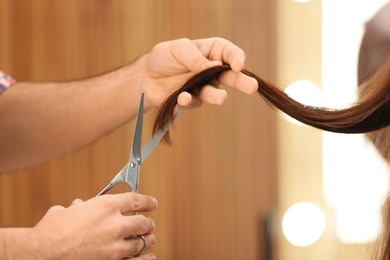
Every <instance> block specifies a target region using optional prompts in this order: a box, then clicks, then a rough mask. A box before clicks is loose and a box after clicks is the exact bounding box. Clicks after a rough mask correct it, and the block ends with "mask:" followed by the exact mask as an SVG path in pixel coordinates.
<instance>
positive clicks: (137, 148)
mask: <svg viewBox="0 0 390 260" xmlns="http://www.w3.org/2000/svg"><path fill="white" fill-rule="evenodd" d="M143 118H144V93H142V94H141V100H140V102H139V106H138V114H137V119H136V122H135V128H134V136H133V144H132V146H131V152H130V161H131V159H133V158H134V159H136V160H137V161H138V162H140V161H141V141H142V123H143ZM132 156H133V158H132Z"/></svg>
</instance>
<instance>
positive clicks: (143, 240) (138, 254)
mask: <svg viewBox="0 0 390 260" xmlns="http://www.w3.org/2000/svg"><path fill="white" fill-rule="evenodd" d="M137 237H139V238H141V239H142V242H144V246H143V247H142V249H141V251H139V252H138V253H137V254H136V255H134V257H139V256H140V255H141V254H142V253H143V252H145V249H146V239H145V237H144V236H142V235H138V236H137Z"/></svg>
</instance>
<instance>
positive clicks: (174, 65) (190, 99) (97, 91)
mask: <svg viewBox="0 0 390 260" xmlns="http://www.w3.org/2000/svg"><path fill="white" fill-rule="evenodd" d="M244 61H245V54H244V52H243V51H242V50H241V49H240V48H238V47H237V46H235V45H234V44H232V43H231V42H229V41H227V40H224V39H221V38H209V39H202V40H194V41H191V40H188V39H179V40H174V41H169V42H163V43H159V44H157V45H156V46H155V47H154V48H153V49H152V51H151V52H150V53H148V54H145V55H143V56H142V57H140V58H139V59H137V60H136V61H134V62H133V63H131V64H129V65H127V66H124V67H122V68H120V69H118V70H115V71H113V72H110V73H107V74H105V75H101V76H98V77H94V78H91V79H86V80H81V81H74V82H63V83H56V82H53V83H29V82H20V83H17V84H15V85H14V86H13V87H12V88H10V89H9V90H7V91H6V92H4V94H2V96H1V98H0V130H1V133H2V134H1V135H0V170H3V171H4V170H5V171H11V170H16V169H20V168H23V167H28V166H31V165H34V164H38V163H41V162H44V161H47V160H51V159H54V158H58V157H60V156H63V155H65V154H67V153H70V152H73V151H75V150H77V149H80V148H82V147H84V146H86V145H88V144H90V143H91V142H94V141H95V140H97V139H98V138H100V137H102V136H104V135H106V134H108V133H110V132H111V131H113V130H115V129H116V128H118V127H119V126H121V125H123V124H124V123H126V122H127V121H129V120H130V119H131V118H133V117H134V115H135V113H136V109H137V103H138V98H139V96H140V93H141V92H145V109H152V108H154V107H156V106H157V105H159V104H160V103H161V102H162V101H163V100H164V99H165V97H167V96H168V94H170V93H171V92H172V91H174V90H175V89H177V88H179V87H180V84H181V83H184V82H185V81H186V80H187V79H188V78H190V77H191V76H193V75H194V74H196V73H198V72H200V71H202V70H204V69H206V68H209V67H211V66H215V65H221V64H222V63H228V64H230V65H231V67H232V70H230V71H228V72H226V73H224V74H223V75H222V76H221V77H220V78H219V79H218V82H215V83H214V84H213V85H209V86H206V87H205V88H203V89H202V91H201V93H200V94H199V96H197V97H195V96H191V95H190V94H189V93H182V94H181V95H179V97H178V104H179V105H180V106H181V107H183V108H190V107H196V106H198V105H200V104H201V103H202V102H207V103H210V104H223V103H224V101H225V100H226V98H227V95H226V91H225V90H222V89H218V88H216V87H217V85H219V84H223V85H226V86H230V87H234V88H237V89H238V90H239V91H242V92H244V93H248V94H252V93H255V92H256V90H257V82H256V81H255V80H254V79H252V78H250V77H248V76H245V75H244V74H242V73H241V72H240V71H241V70H242V69H243V68H244Z"/></svg>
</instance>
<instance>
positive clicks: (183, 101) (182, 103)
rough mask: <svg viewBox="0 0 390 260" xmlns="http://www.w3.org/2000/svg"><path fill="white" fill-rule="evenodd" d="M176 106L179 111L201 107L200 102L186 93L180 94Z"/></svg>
mask: <svg viewBox="0 0 390 260" xmlns="http://www.w3.org/2000/svg"><path fill="white" fill-rule="evenodd" d="M177 104H178V105H179V108H180V109H191V108H195V107H200V106H201V105H202V100H201V99H200V98H197V97H196V96H193V95H191V94H190V93H188V92H182V93H180V94H179V96H178V97H177Z"/></svg>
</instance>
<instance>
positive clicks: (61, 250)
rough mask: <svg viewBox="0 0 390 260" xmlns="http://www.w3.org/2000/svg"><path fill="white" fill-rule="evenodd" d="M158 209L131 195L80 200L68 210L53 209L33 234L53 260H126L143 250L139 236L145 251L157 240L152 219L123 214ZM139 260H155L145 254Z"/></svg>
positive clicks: (154, 203) (150, 201)
mask: <svg viewBox="0 0 390 260" xmlns="http://www.w3.org/2000/svg"><path fill="white" fill-rule="evenodd" d="M156 207H157V201H156V200H155V199H153V198H152V197H149V196H145V195H141V194H137V193H131V192H129V193H123V194H116V195H103V196H100V197H97V198H93V199H90V200H88V201H86V202H82V201H79V200H78V201H74V202H73V203H72V206H70V207H68V208H64V207H62V206H54V207H52V208H50V209H49V211H48V212H47V213H46V215H45V216H44V217H43V218H42V220H41V221H40V222H39V223H38V224H37V225H36V226H35V227H34V228H33V234H34V236H36V239H37V240H36V241H40V242H39V243H40V246H41V248H46V249H49V251H50V252H49V254H48V258H50V259H102V260H103V259H104V260H105V259H123V258H125V257H129V256H134V255H136V254H137V253H138V252H140V251H141V250H142V248H143V246H144V243H143V241H142V239H141V238H139V237H137V235H144V237H145V239H146V249H149V248H150V247H151V246H153V245H154V244H155V240H156V238H155V236H154V235H153V234H152V231H153V229H154V222H153V221H152V220H151V219H150V218H147V217H145V216H144V215H140V214H139V215H127V216H125V215H124V214H128V213H130V212H138V211H151V210H154V209H155V208H156ZM136 259H156V258H155V256H154V255H153V254H145V255H141V256H140V257H139V258H136Z"/></svg>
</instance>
